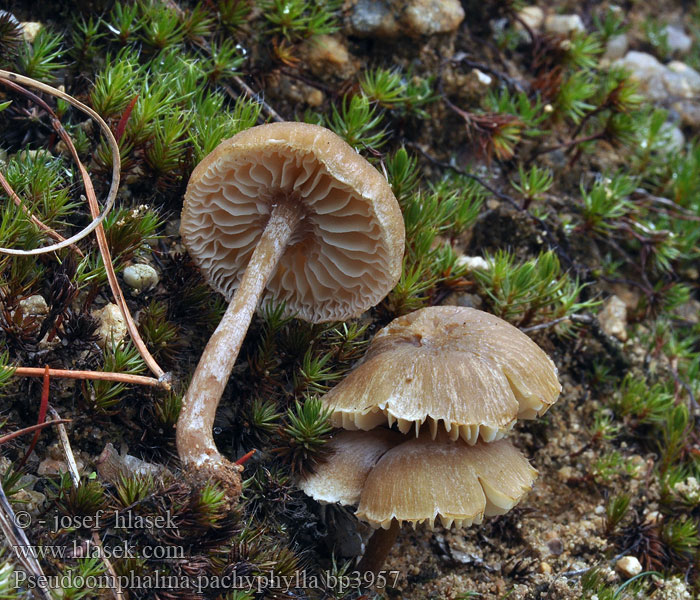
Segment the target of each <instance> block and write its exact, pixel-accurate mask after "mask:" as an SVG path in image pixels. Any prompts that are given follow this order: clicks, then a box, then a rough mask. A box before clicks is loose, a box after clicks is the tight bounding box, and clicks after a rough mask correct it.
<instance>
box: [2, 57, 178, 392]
mask: <svg viewBox="0 0 700 600" xmlns="http://www.w3.org/2000/svg"><path fill="white" fill-rule="evenodd" d="M3 78H5V79H3ZM8 79H9V80H14V81H18V82H20V83H23V84H25V85H28V86H30V87H35V88H37V89H39V90H41V91H43V92H46V93H48V94H51V95H53V96H57V97H59V98H62V99H63V100H65V101H66V102H68V103H70V104H72V105H73V106H75V107H76V108H78V109H79V110H82V111H83V112H86V113H87V114H89V115H90V116H91V117H92V118H94V119H95V120H96V121H97V122H98V124H99V125H100V128H101V129H102V131H103V132H104V134H105V136H106V138H107V141H108V143H109V146H110V149H111V151H112V173H113V174H112V187H111V188H110V191H109V194H108V201H107V205H106V206H105V208H104V210H103V211H102V214H100V208H99V205H98V203H97V197H96V195H95V188H94V187H93V185H92V180H91V179H90V175H89V174H88V172H87V169H86V168H85V166H84V165H83V163H82V162H81V161H80V157H79V156H78V152H77V151H76V149H75V146H74V144H73V141H72V140H71V138H70V136H69V135H68V132H67V131H66V130H65V128H64V127H63V125H61V122H60V120H59V119H58V117H57V116H56V113H54V112H53V110H52V109H51V107H50V106H49V105H48V104H46V102H44V101H43V100H42V99H41V98H39V97H38V96H36V95H35V94H32V93H31V92H29V91H27V90H24V89H23V88H22V87H21V86H19V85H17V84H15V83H12V81H7V80H8ZM0 81H3V83H5V84H6V85H8V86H9V87H12V88H13V89H16V90H17V91H19V92H21V93H24V94H26V95H29V96H30V97H32V99H33V100H34V102H36V103H37V104H39V105H40V106H41V107H42V108H43V109H44V110H45V111H46V112H47V113H48V114H49V116H50V117H51V125H52V127H53V128H54V129H55V130H56V133H58V135H59V136H60V137H61V139H62V140H63V141H64V142H65V144H66V145H67V146H68V149H69V151H70V154H71V157H72V158H73V160H74V161H75V164H76V165H77V167H78V170H79V171H80V176H81V178H82V180H83V185H84V186H85V195H86V196H87V201H88V204H89V206H90V214H91V215H92V218H93V221H92V223H91V225H90V226H88V227H87V228H86V229H84V230H83V231H82V232H81V233H86V232H87V233H89V231H91V230H92V229H90V227H92V226H93V224H94V227H92V228H93V229H94V230H95V236H96V237H97V245H98V247H99V249H100V254H101V255H102V262H103V264H104V266H105V272H106V273H107V280H108V282H109V287H110V288H111V290H112V294H113V295H114V299H115V301H116V303H117V306H119V310H120V311H121V313H122V316H123V317H124V321H125V323H126V328H127V331H128V332H129V336H130V337H131V339H132V341H133V342H134V346H136V349H137V350H138V352H139V354H140V355H141V358H143V360H144V362H145V363H146V365H147V366H148V368H149V369H150V370H151V372H152V373H153V374H154V375H155V376H156V377H157V378H158V380H159V381H160V382H162V384H163V387H165V388H166V389H170V381H169V376H168V375H166V373H165V371H163V369H161V367H160V365H159V364H158V362H157V361H156V359H155V358H154V357H153V355H152V354H151V353H150V352H149V350H148V348H147V347H146V344H145V342H144V341H143V339H142V338H141V335H140V334H139V331H138V328H137V327H136V323H134V319H133V318H132V316H131V313H130V312H129V308H128V307H127V305H126V300H125V299H124V294H123V293H122V291H121V288H120V287H119V282H118V281H117V276H116V274H115V272H114V267H113V266H112V257H111V254H110V251H109V245H108V244H107V236H106V235H105V232H104V227H102V220H103V219H104V217H105V216H106V213H107V210H108V209H109V208H111V205H112V204H113V203H114V198H115V197H116V193H117V189H118V187H119V169H120V164H119V145H118V144H117V141H116V140H115V139H114V135H112V131H111V130H110V129H109V127H108V125H107V124H106V123H105V122H104V120H103V119H102V118H101V117H100V116H99V115H98V114H97V113H96V112H95V111H93V110H92V109H91V108H89V107H87V106H85V105H84V104H83V103H82V102H79V101H78V100H76V99H75V98H73V97H72V96H70V95H68V94H66V93H64V92H61V91H60V90H57V89H55V88H52V87H51V86H48V85H45V84H43V83H40V82H38V81H34V80H33V79H30V78H28V77H22V76H21V75H17V74H15V73H10V72H8V71H2V70H0ZM75 237H76V236H73V238H70V240H66V242H68V241H72V240H74V238H75ZM60 244H65V242H61V243H59V244H54V246H50V247H47V248H41V249H39V252H37V251H36V250H31V251H25V252H23V253H24V254H38V253H43V252H47V251H49V249H51V250H56V249H58V247H59V246H60V247H63V246H61V245H60ZM3 250H4V249H0V252H1V251H3ZM13 253H15V254H16V253H17V251H14V252H13Z"/></svg>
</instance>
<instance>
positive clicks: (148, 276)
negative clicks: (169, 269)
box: [124, 264, 158, 292]
mask: <svg viewBox="0 0 700 600" xmlns="http://www.w3.org/2000/svg"><path fill="white" fill-rule="evenodd" d="M124 283H126V285H128V286H129V287H131V288H133V289H134V290H136V291H137V292H142V291H143V290H147V289H149V288H152V287H153V286H155V285H156V284H157V283H158V272H157V271H156V270H155V269H154V268H153V267H152V266H151V265H143V264H135V265H129V266H128V267H126V268H125V269H124Z"/></svg>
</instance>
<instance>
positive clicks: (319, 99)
mask: <svg viewBox="0 0 700 600" xmlns="http://www.w3.org/2000/svg"><path fill="white" fill-rule="evenodd" d="M324 98H325V96H324V95H323V92H322V91H321V90H311V91H310V92H309V93H308V94H307V96H306V103H307V104H308V105H309V106H313V107H318V106H321V104H323V100H324Z"/></svg>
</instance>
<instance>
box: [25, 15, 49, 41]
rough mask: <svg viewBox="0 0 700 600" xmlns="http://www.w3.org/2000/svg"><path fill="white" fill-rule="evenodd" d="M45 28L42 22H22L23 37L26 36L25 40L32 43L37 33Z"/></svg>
mask: <svg viewBox="0 0 700 600" xmlns="http://www.w3.org/2000/svg"><path fill="white" fill-rule="evenodd" d="M43 28H44V25H43V24H42V23H37V22H35V21H27V22H26V23H22V37H23V38H24V41H25V42H27V43H28V44H31V43H32V42H33V41H34V40H35V38H36V36H37V34H38V33H39V32H40V31H41V30H42V29H43Z"/></svg>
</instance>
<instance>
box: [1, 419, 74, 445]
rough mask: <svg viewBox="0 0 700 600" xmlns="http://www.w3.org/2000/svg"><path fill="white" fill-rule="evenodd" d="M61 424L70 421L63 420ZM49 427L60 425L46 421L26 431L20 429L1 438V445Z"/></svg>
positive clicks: (27, 428) (31, 426) (26, 428)
mask: <svg viewBox="0 0 700 600" xmlns="http://www.w3.org/2000/svg"><path fill="white" fill-rule="evenodd" d="M61 423H70V419H61ZM49 425H58V423H56V422H55V421H44V422H43V423H37V424H36V425H30V426H29V427H25V428H24V429H18V430H17V431H13V432H12V433H8V434H7V435H3V436H2V437H0V445H2V444H4V443H5V442H9V441H10V440H14V439H15V438H17V437H19V436H21V435H25V434H26V433H33V432H35V431H39V430H41V429H43V428H44V427H48V426H49Z"/></svg>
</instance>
